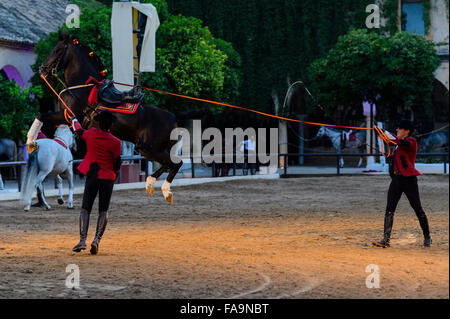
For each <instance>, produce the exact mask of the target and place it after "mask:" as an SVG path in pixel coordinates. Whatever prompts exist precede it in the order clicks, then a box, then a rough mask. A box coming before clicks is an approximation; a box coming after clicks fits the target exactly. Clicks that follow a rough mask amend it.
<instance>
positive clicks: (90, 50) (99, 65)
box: [78, 43, 105, 71]
mask: <svg viewBox="0 0 450 319" xmlns="http://www.w3.org/2000/svg"><path fill="white" fill-rule="evenodd" d="M78 46H79V47H80V48H82V49H83V50H84V51H86V54H87V57H88V58H93V59H94V62H95V63H96V64H97V66H98V67H99V69H100V71H103V70H104V69H105V66H104V65H103V62H102V60H100V57H99V56H98V55H97V54H96V53H95V52H94V50H92V48H91V47H90V46H88V45H86V44H82V43H78ZM91 52H93V56H92V57H91V56H89V53H91Z"/></svg>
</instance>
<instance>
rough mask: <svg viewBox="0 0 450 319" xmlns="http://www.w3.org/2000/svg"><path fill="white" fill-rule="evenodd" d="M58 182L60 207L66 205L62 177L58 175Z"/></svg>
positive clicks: (56, 178)
mask: <svg viewBox="0 0 450 319" xmlns="http://www.w3.org/2000/svg"><path fill="white" fill-rule="evenodd" d="M55 180H56V185H58V195H59V196H58V204H59V205H64V199H63V184H62V183H63V181H62V178H61V176H59V175H56V177H55Z"/></svg>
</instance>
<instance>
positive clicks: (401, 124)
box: [397, 120, 414, 136]
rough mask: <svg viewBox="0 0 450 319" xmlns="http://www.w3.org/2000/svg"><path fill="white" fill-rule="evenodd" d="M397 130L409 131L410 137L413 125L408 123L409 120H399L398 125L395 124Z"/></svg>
mask: <svg viewBox="0 0 450 319" xmlns="http://www.w3.org/2000/svg"><path fill="white" fill-rule="evenodd" d="M397 127H398V128H402V129H404V130H409V135H408V136H411V135H412V133H413V131H414V124H413V122H411V121H409V120H401V121H400V122H399V123H398V124H397Z"/></svg>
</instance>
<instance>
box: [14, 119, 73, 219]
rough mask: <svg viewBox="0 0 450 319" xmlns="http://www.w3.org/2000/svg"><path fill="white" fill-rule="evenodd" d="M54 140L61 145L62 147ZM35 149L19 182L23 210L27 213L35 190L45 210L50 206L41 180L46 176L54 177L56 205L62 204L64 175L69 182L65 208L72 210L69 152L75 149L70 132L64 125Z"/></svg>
mask: <svg viewBox="0 0 450 319" xmlns="http://www.w3.org/2000/svg"><path fill="white" fill-rule="evenodd" d="M57 140H58V141H59V142H60V143H61V144H64V145H65V146H63V145H61V144H60V143H58V142H57ZM36 142H37V145H38V150H37V151H35V152H34V153H32V154H31V155H30V156H29V158H28V161H27V168H26V175H25V177H24V179H23V181H22V187H21V192H20V197H21V199H22V201H23V202H24V204H25V208H24V210H25V211H29V210H30V206H31V197H32V193H33V191H34V190H36V189H37V190H38V196H41V201H42V204H43V205H44V207H45V208H46V209H47V210H50V209H51V206H50V205H49V204H48V203H47V201H46V200H45V196H44V187H43V184H42V183H43V181H44V179H45V178H46V177H47V175H56V176H55V178H56V183H57V185H58V190H59V198H58V204H59V205H63V204H64V200H63V187H62V178H61V176H60V175H62V174H64V175H65V176H66V177H67V181H68V182H69V204H68V206H67V207H68V208H69V209H73V156H72V153H71V149H73V150H74V151H75V150H76V142H75V138H74V136H73V133H72V131H71V130H70V129H69V127H67V125H63V126H62V127H61V128H58V129H57V130H56V132H55V138H54V139H53V140H51V139H41V140H37V141H36Z"/></svg>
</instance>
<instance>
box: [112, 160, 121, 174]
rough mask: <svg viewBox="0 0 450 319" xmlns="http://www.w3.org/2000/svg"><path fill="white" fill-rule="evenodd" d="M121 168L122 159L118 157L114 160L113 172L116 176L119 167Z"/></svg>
mask: <svg viewBox="0 0 450 319" xmlns="http://www.w3.org/2000/svg"><path fill="white" fill-rule="evenodd" d="M121 166H122V158H121V157H120V156H119V157H117V158H116V160H115V161H114V172H115V173H116V174H118V173H119V171H120V167H121Z"/></svg>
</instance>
